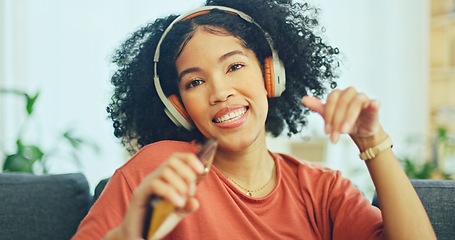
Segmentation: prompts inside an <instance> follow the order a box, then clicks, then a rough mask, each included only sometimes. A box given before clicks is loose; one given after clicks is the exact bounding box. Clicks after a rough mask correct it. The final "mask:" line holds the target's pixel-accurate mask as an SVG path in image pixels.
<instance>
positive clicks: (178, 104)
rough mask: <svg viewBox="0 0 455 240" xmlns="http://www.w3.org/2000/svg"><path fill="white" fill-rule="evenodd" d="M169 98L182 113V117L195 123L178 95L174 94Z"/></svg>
mask: <svg viewBox="0 0 455 240" xmlns="http://www.w3.org/2000/svg"><path fill="white" fill-rule="evenodd" d="M168 99H169V101H170V102H171V103H172V105H173V106H174V108H175V109H176V110H177V111H178V112H179V114H180V115H182V117H183V118H185V120H187V121H188V122H189V123H191V124H193V120H191V117H190V115H189V114H188V112H187V111H186V110H185V107H184V106H183V104H182V102H181V101H180V99H179V98H178V97H177V95H175V94H172V95H170V96H169V97H168Z"/></svg>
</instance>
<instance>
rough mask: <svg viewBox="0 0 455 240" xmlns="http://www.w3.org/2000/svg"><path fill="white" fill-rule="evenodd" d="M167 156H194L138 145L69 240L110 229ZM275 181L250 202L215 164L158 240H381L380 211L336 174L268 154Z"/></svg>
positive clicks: (184, 148) (166, 144) (172, 147)
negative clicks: (193, 204)
mask: <svg viewBox="0 0 455 240" xmlns="http://www.w3.org/2000/svg"><path fill="white" fill-rule="evenodd" d="M173 152H196V146H195V145H194V144H193V143H187V142H177V141H161V142H157V143H153V144H150V145H147V146H145V147H143V148H142V149H141V150H140V151H139V152H138V153H137V154H136V155H134V156H133V158H132V159H131V160H129V161H128V162H127V163H126V164H125V165H123V166H122V167H120V168H119V169H118V170H117V171H116V172H115V173H114V175H113V176H112V178H111V179H110V180H109V183H108V184H107V186H106V188H105V189H104V191H103V193H102V194H101V196H100V198H99V199H98V200H97V201H96V202H95V204H94V205H93V207H92V209H91V210H90V212H89V213H88V215H87V216H86V217H85V218H84V220H83V221H82V222H81V224H80V226H79V229H78V231H77V233H76V235H75V236H74V237H73V239H75V240H77V239H83V240H88V239H100V238H102V237H103V236H104V235H105V234H106V233H107V232H108V231H109V230H110V229H113V228H115V227H117V226H118V225H119V224H120V223H121V221H122V219H123V216H124V214H125V211H126V209H127V207H128V203H129V200H130V197H131V193H132V191H133V190H134V189H135V188H136V187H137V185H138V184H139V183H140V182H141V179H143V178H144V176H145V175H147V174H148V173H150V172H151V171H153V170H154V169H155V168H156V167H157V166H159V165H160V164H161V163H162V162H163V161H165V160H166V159H167V158H168V157H169V156H170V155H171V154H172V153H173ZM272 155H273V157H274V159H275V162H276V171H277V184H276V186H275V188H274V189H273V191H272V192H271V193H270V194H268V195H267V196H265V197H263V198H259V199H256V198H251V197H249V196H247V195H245V194H244V193H242V192H241V191H239V190H237V188H236V187H235V186H234V185H232V184H231V182H230V181H228V180H227V179H226V178H225V177H224V176H223V174H221V173H220V171H219V170H218V169H216V167H212V169H211V171H210V172H209V174H208V175H207V176H206V177H205V179H204V181H202V182H201V183H200V184H199V185H198V189H197V198H198V199H199V201H200V208H199V209H198V210H197V211H196V212H194V213H192V214H190V215H188V216H187V217H186V218H184V219H183V220H182V221H181V222H180V223H179V224H178V225H177V227H176V228H175V229H174V230H173V231H172V232H171V233H170V234H169V235H168V236H167V237H166V239H381V238H382V234H383V231H382V228H383V224H382V217H381V213H380V210H379V209H378V208H376V207H374V206H372V205H371V204H370V202H369V201H368V200H367V199H366V198H364V197H363V195H362V193H361V192H360V191H359V190H358V189H357V188H355V187H354V186H353V185H352V183H351V182H350V181H349V180H348V179H346V178H343V177H342V176H341V174H340V172H338V171H334V170H330V169H328V168H325V167H322V166H319V165H316V164H314V163H308V162H301V161H298V160H296V159H294V158H292V157H290V156H287V155H282V154H272Z"/></svg>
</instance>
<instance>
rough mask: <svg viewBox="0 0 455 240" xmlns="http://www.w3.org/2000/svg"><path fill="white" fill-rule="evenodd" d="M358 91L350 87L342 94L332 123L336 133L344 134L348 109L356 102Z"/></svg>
mask: <svg viewBox="0 0 455 240" xmlns="http://www.w3.org/2000/svg"><path fill="white" fill-rule="evenodd" d="M356 95H357V91H356V90H355V89H354V88H352V87H350V88H347V89H345V90H343V91H341V92H340V94H339V97H338V99H337V102H336V103H335V104H336V106H335V109H334V112H333V117H332V121H331V122H330V124H331V126H332V130H333V132H332V133H334V132H336V133H341V132H342V124H343V121H344V119H345V118H346V116H347V114H348V112H347V111H348V108H349V106H350V104H351V103H352V101H354V99H355V96H356Z"/></svg>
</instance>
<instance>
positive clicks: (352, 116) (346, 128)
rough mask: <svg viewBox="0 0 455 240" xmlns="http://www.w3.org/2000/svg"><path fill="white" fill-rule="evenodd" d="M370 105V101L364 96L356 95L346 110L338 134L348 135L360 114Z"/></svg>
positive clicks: (361, 94)
mask: <svg viewBox="0 0 455 240" xmlns="http://www.w3.org/2000/svg"><path fill="white" fill-rule="evenodd" d="M370 103H371V100H370V99H369V98H368V97H367V96H366V95H365V94H363V93H360V94H357V95H356V96H355V97H354V98H353V99H352V101H351V102H350V103H349V105H348V107H347V109H346V115H345V118H344V119H343V121H342V124H341V128H340V132H341V133H350V132H351V130H352V128H353V126H354V125H355V123H356V121H358V119H359V115H360V113H361V112H362V111H363V110H365V109H366V108H367V107H368V106H369V105H370Z"/></svg>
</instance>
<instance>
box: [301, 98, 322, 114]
mask: <svg viewBox="0 0 455 240" xmlns="http://www.w3.org/2000/svg"><path fill="white" fill-rule="evenodd" d="M301 102H302V104H303V105H304V106H305V107H307V108H309V109H310V110H311V111H314V112H317V113H319V114H320V115H322V114H323V113H324V104H323V103H322V102H321V100H320V99H318V98H316V97H309V96H304V97H303V98H302V100H301Z"/></svg>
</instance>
